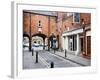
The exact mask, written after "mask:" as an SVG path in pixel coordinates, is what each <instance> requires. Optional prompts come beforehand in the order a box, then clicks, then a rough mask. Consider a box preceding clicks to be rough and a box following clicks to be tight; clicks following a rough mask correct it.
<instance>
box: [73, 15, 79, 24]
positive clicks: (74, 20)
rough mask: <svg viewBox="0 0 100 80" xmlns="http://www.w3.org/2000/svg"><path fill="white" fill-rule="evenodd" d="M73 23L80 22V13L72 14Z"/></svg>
mask: <svg viewBox="0 0 100 80" xmlns="http://www.w3.org/2000/svg"><path fill="white" fill-rule="evenodd" d="M73 22H78V23H79V22H80V13H74V14H73Z"/></svg>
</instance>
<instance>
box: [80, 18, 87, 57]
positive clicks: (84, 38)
mask: <svg viewBox="0 0 100 80" xmlns="http://www.w3.org/2000/svg"><path fill="white" fill-rule="evenodd" d="M81 24H82V28H83V55H84V56H86V32H85V22H84V19H82V22H81Z"/></svg>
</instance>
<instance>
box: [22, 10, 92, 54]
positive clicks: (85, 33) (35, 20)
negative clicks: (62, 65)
mask: <svg viewBox="0 0 100 80" xmlns="http://www.w3.org/2000/svg"><path fill="white" fill-rule="evenodd" d="M90 33H91V14H89V13H72V12H50V11H29V10H25V11H23V36H24V37H28V39H29V44H30V47H29V49H31V45H32V44H33V43H34V42H37V43H39V44H42V45H48V49H49V48H50V47H51V48H53V47H54V46H53V45H55V47H56V49H63V50H65V49H66V50H67V51H69V52H74V53H75V54H76V55H78V54H80V53H82V54H85V55H86V56H90V54H91V34H90ZM38 37H40V38H38ZM44 49H45V46H44Z"/></svg>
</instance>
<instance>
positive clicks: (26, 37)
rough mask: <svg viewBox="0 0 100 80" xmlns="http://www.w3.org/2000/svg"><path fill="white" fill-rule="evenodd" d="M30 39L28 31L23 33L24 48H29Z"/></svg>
mask: <svg viewBox="0 0 100 80" xmlns="http://www.w3.org/2000/svg"><path fill="white" fill-rule="evenodd" d="M29 39H30V37H29V35H28V34H27V33H24V34H23V48H24V49H25V48H27V49H29Z"/></svg>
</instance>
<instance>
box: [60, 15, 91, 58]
mask: <svg viewBox="0 0 100 80" xmlns="http://www.w3.org/2000/svg"><path fill="white" fill-rule="evenodd" d="M63 26H65V27H67V29H66V31H64V32H63V34H62V36H63V49H66V50H67V51H68V52H72V53H74V54H75V55H84V56H86V57H88V58H90V56H91V14H89V13H73V14H71V15H70V16H69V17H68V18H66V19H65V20H64V21H63Z"/></svg>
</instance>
